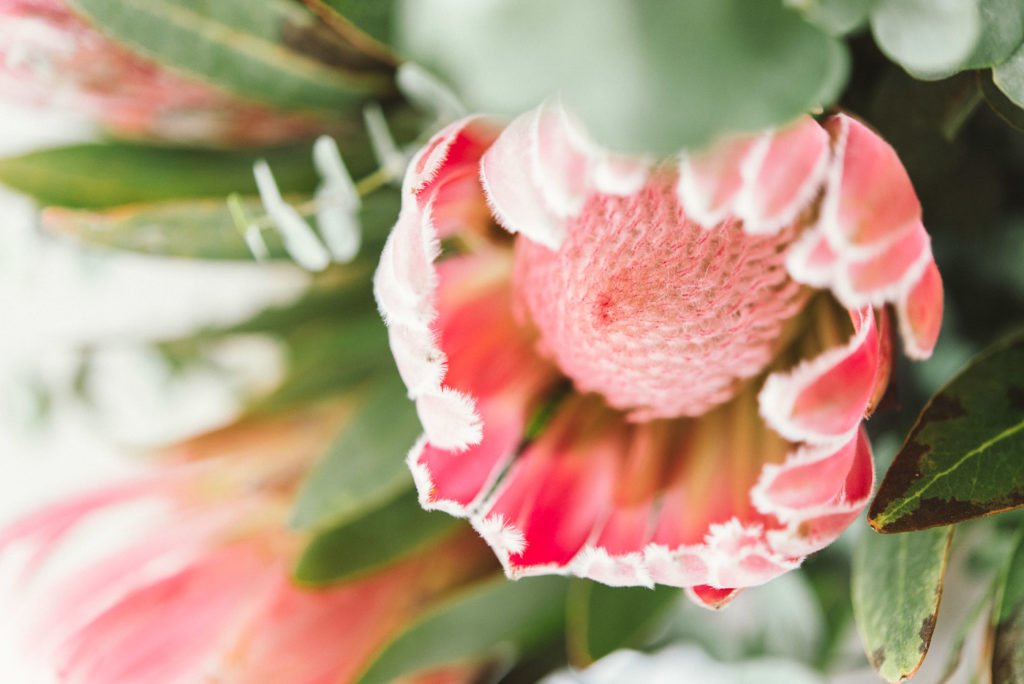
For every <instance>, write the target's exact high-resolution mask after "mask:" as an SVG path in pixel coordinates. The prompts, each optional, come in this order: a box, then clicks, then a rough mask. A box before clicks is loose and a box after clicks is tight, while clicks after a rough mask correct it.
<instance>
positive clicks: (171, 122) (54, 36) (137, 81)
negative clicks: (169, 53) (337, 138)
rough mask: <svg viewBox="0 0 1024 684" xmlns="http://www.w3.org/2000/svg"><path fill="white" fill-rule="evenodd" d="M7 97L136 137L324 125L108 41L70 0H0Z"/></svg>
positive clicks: (0, 59)
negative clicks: (55, 108) (65, 110)
mask: <svg viewBox="0 0 1024 684" xmlns="http://www.w3.org/2000/svg"><path fill="white" fill-rule="evenodd" d="M0 94H3V95H5V96H7V97H11V98H15V99H18V100H21V101H25V102H29V103H32V104H47V105H57V106H62V107H67V108H69V109H74V110H76V111H77V112H79V113H84V114H87V115H89V116H91V117H95V118H96V119H98V120H99V121H100V122H101V123H102V124H103V125H104V126H105V127H107V128H108V129H110V131H111V132H113V133H116V134H117V135H120V136H124V137H128V138H153V139H158V140H167V141H173V142H179V143H214V144H220V145H250V144H269V143H277V142H282V141H287V140H291V139H295V138H302V137H310V136H312V135H314V134H315V133H316V132H317V131H318V130H320V129H321V128H322V127H323V122H321V121H318V120H316V119H315V118H314V117H311V116H309V115H304V114H294V113H293V114H289V113H284V112H276V111H274V110H272V109H271V108H270V107H267V106H264V105H262V104H259V103H256V102H248V101H244V100H242V99H240V98H238V97H236V96H234V95H232V94H230V93H227V92H224V91H221V90H218V89H216V88H214V87H212V86H209V85H207V84H205V83H202V82H200V81H199V80H196V79H193V78H189V77H187V76H184V75H179V74H177V73H173V72H171V71H169V70H167V69H165V68H162V67H160V66H158V65H157V64H156V63H154V62H151V61H150V60H147V59H145V58H143V57H141V56H139V55H138V54H136V53H134V52H131V51H130V50H128V49H126V48H124V47H121V46H120V45H118V44H117V43H115V42H114V41H112V40H110V39H108V38H107V37H106V36H104V35H103V34H101V33H100V32H99V31H97V30H96V29H95V28H93V27H92V26H91V25H89V24H88V23H87V22H85V21H83V20H82V19H81V18H79V17H78V16H77V15H76V14H75V13H74V12H73V11H72V10H71V9H70V8H69V7H68V5H67V3H66V2H65V1H64V0H0Z"/></svg>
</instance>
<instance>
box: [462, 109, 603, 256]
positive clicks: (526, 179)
mask: <svg viewBox="0 0 1024 684" xmlns="http://www.w3.org/2000/svg"><path fill="white" fill-rule="evenodd" d="M553 116H554V115H553V114H552V113H551V112H550V110H549V108H548V105H542V106H541V107H540V108H538V109H536V110H533V111H530V112H527V113H525V114H522V115H520V116H519V117H518V118H516V119H515V120H514V121H513V122H512V123H511V124H509V125H508V127H507V128H506V129H505V130H504V131H502V133H501V135H500V136H499V137H498V139H497V140H496V141H495V143H494V144H493V145H492V146H491V148H490V149H489V150H487V152H486V154H484V156H483V159H482V160H481V162H480V180H481V182H482V184H483V187H484V192H485V193H486V195H487V202H488V204H489V205H490V207H491V210H492V212H493V213H494V217H495V218H496V219H497V221H498V223H499V224H501V226H502V227H504V228H505V230H507V231H509V232H510V233H522V234H523V235H524V236H526V237H527V238H528V239H530V240H532V241H533V242H536V243H537V244H540V245H544V246H545V247H547V248H549V249H551V250H557V249H558V246H559V245H560V244H561V242H562V240H563V239H564V238H565V218H566V217H567V216H570V215H572V214H573V213H574V212H575V211H578V210H579V205H581V204H582V200H583V198H584V197H585V191H584V190H585V188H586V187H587V185H588V181H585V180H584V179H586V168H587V167H586V164H585V163H583V162H582V161H581V160H580V159H579V158H578V155H577V154H576V153H575V152H574V151H573V145H572V143H571V142H570V140H568V136H569V135H570V134H569V133H568V131H567V130H565V129H564V127H563V126H561V125H560V124H559V123H558V122H557V121H552V120H551V118H552V117H553ZM542 137H543V142H542ZM552 167H553V168H552Z"/></svg>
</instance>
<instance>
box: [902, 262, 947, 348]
mask: <svg viewBox="0 0 1024 684" xmlns="http://www.w3.org/2000/svg"><path fill="white" fill-rule="evenodd" d="M896 312H897V317H898V318H899V323H900V334H901V336H902V337H903V347H904V350H905V351H906V353H907V356H909V357H910V358H912V359H926V358H928V357H929V356H931V355H932V350H933V349H935V343H936V341H937V340H938V338H939V329H940V328H941V327H942V277H941V276H940V275H939V269H938V267H936V265H935V262H934V261H930V262H929V263H928V265H927V266H926V268H925V270H924V273H922V274H921V278H920V280H918V281H917V282H916V283H915V284H914V285H913V286H912V287H911V288H910V289H909V290H908V291H907V292H906V294H905V295H904V296H903V297H901V298H900V300H899V301H898V302H897V303H896Z"/></svg>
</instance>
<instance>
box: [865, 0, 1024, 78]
mask: <svg viewBox="0 0 1024 684" xmlns="http://www.w3.org/2000/svg"><path fill="white" fill-rule="evenodd" d="M871 29H872V31H873V33H874V36H875V41H876V42H877V43H878V46H879V47H880V48H881V49H882V52H884V53H885V54H886V55H888V56H889V58H890V59H892V60H893V61H894V62H896V63H897V64H899V65H900V66H902V67H903V68H905V69H906V70H907V71H908V72H909V73H911V74H912V75H914V76H917V77H918V78H923V79H928V80H933V79H940V78H945V77H947V76H950V75H952V74H955V73H957V72H959V71H964V70H967V69H977V68H982V67H989V66H992V65H994V64H999V63H1000V62H1002V61H1003V60H1005V59H1006V58H1007V57H1009V56H1010V54H1011V53H1013V51H1014V50H1016V49H1017V47H1018V46H1020V45H1021V41H1024V8H1022V6H1021V4H1020V3H1019V2H1018V0H878V3H877V4H876V5H875V8H874V10H873V11H872V13H871Z"/></svg>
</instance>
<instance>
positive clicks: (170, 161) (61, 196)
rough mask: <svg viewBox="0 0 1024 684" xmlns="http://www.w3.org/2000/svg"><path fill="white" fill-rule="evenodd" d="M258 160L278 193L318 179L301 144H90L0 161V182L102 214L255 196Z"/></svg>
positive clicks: (304, 188)
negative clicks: (251, 147) (248, 147)
mask: <svg viewBox="0 0 1024 684" xmlns="http://www.w3.org/2000/svg"><path fill="white" fill-rule="evenodd" d="M258 159H266V160H267V162H268V163H269V164H270V166H271V168H272V169H273V170H274V177H275V179H276V180H277V183H278V186H279V187H280V188H281V192H284V193H290V192H306V193H310V192H312V191H313V189H314V188H315V187H316V186H317V183H318V182H319V179H318V177H317V175H316V170H315V169H314V168H313V157H312V152H311V149H310V147H309V146H308V145H300V146H292V147H283V148H277V149H271V150H262V151H255V152H244V153H243V152H228V151H217V150H191V149H178V148H166V147H147V146H143V145H129V144H119V143H97V144H88V145H74V146H70V147H57V148H52V149H48V150H41V151H38V152H30V153H28V154H25V155H21V156H18V157H8V158H6V159H0V182H2V183H4V184H5V185H8V186H10V187H12V188H14V189H15V190H18V191H20V192H24V193H26V194H28V195H31V196H33V197H34V198H36V199H37V200H38V201H39V202H41V203H42V204H44V205H57V206H62V207H78V208H86V209H105V208H110V207H115V206H119V205H122V204H133V203H137V202H159V201H161V200H169V199H177V198H209V197H215V198H219V199H224V198H225V197H227V196H228V195H229V194H231V193H233V192H237V193H242V194H252V195H255V194H256V181H255V180H254V179H253V175H252V165H253V164H254V163H255V162H256V161H257V160H258Z"/></svg>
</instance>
